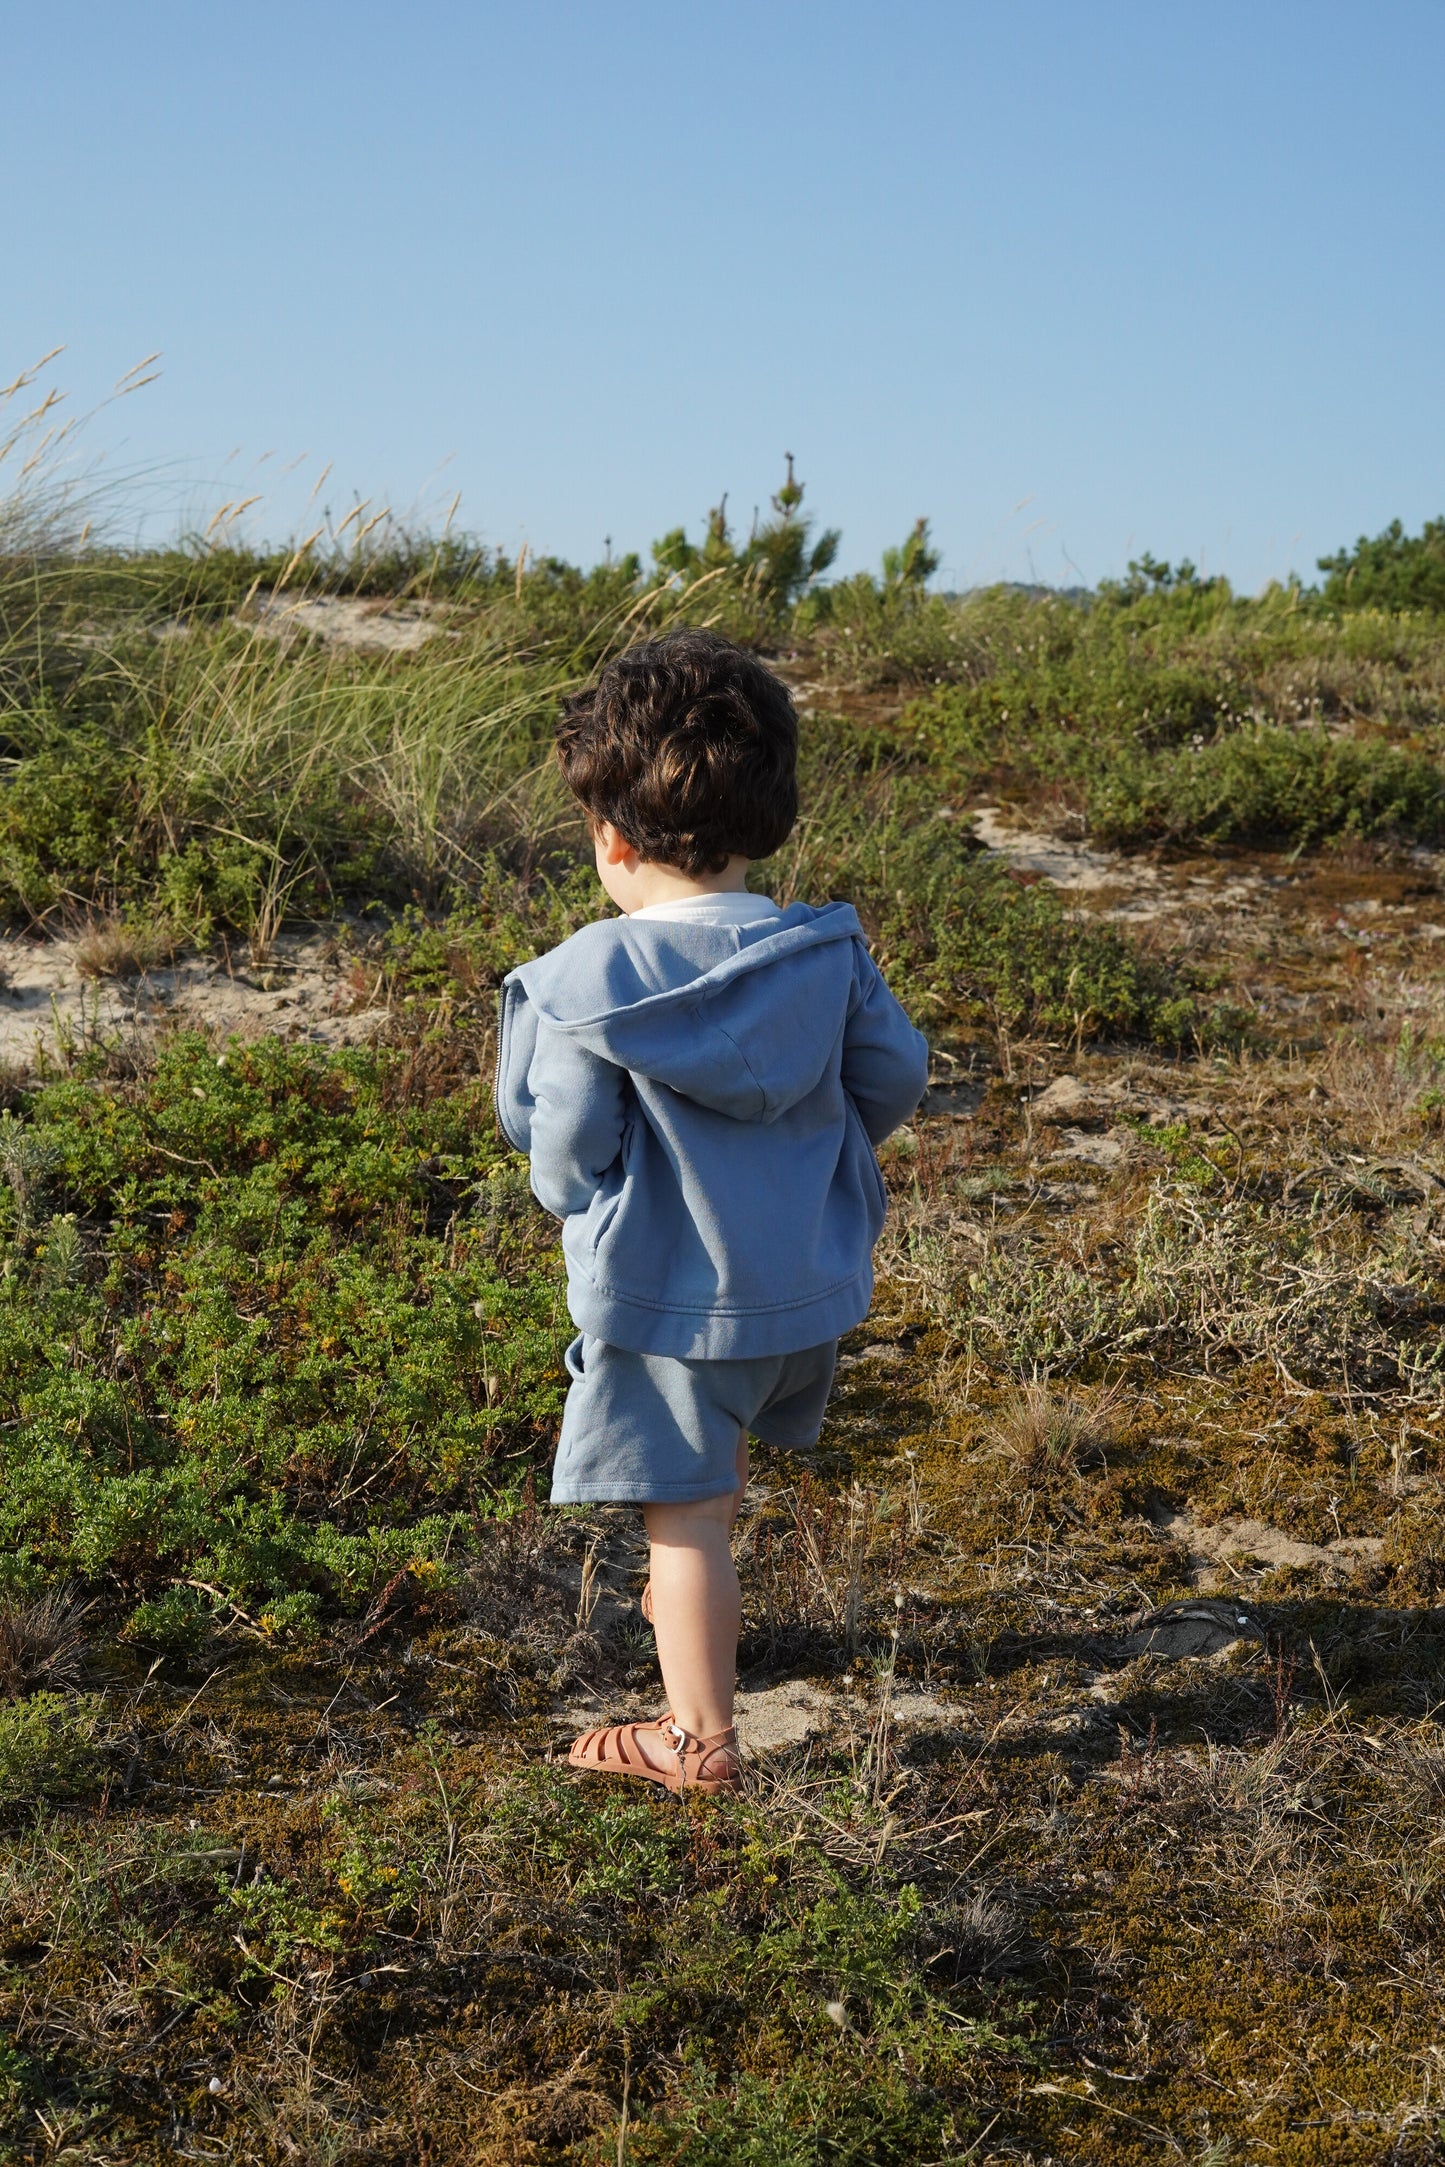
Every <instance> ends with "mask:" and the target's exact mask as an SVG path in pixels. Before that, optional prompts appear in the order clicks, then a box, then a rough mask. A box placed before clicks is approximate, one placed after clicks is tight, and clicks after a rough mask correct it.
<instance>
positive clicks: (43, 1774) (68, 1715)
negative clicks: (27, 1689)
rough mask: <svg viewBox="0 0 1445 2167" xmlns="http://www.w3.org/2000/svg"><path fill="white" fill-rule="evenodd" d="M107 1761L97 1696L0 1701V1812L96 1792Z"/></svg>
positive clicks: (57, 1695) (36, 1696)
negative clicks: (8, 1808)
mask: <svg viewBox="0 0 1445 2167" xmlns="http://www.w3.org/2000/svg"><path fill="white" fill-rule="evenodd" d="M106 1759H107V1751H106V1742H105V1718H104V1703H103V1701H102V1698H101V1696H100V1695H99V1694H98V1693H32V1694H31V1695H30V1697H29V1698H28V1699H27V1700H17V1701H0V1809H4V1808H7V1807H15V1806H34V1805H38V1804H39V1803H40V1802H41V1800H43V1799H74V1798H85V1797H88V1796H90V1795H91V1794H93V1793H94V1792H95V1791H98V1790H99V1788H100V1785H101V1780H102V1778H103V1776H104V1772H105V1765H106Z"/></svg>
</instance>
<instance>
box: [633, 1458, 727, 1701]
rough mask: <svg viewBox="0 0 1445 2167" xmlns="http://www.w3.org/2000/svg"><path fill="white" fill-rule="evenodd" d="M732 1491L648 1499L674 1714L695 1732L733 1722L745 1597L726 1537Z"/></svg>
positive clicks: (660, 1632)
mask: <svg viewBox="0 0 1445 2167" xmlns="http://www.w3.org/2000/svg"><path fill="white" fill-rule="evenodd" d="M732 1512H733V1498H732V1493H731V1492H729V1493H728V1494H727V1495H726V1496H724V1497H710V1498H704V1499H702V1500H700V1501H699V1502H698V1503H696V1504H688V1505H648V1506H647V1507H646V1508H645V1517H646V1521H647V1533H648V1536H649V1539H650V1541H651V1544H652V1616H653V1630H654V1631H655V1632H656V1635H657V1660H658V1663H659V1665H660V1667H661V1670H662V1682H663V1684H664V1685H665V1686H666V1688H667V1695H668V1700H669V1701H670V1703H671V1706H672V1712H673V1715H674V1716H675V1717H676V1719H677V1721H678V1722H679V1723H680V1724H681V1725H682V1727H683V1729H684V1730H687V1731H691V1732H692V1734H693V1736H694V1737H695V1738H715V1737H716V1736H717V1734H718V1733H719V1731H725V1730H728V1729H730V1728H731V1725H732V1720H733V1689H734V1687H735V1685H736V1683H737V1664H738V1627H739V1625H740V1623H741V1620H742V1601H741V1597H740V1595H739V1592H738V1575H737V1568H736V1566H735V1565H734V1564H733V1558H732V1550H731V1548H730V1546H729V1543H728V1528H729V1525H730V1523H731V1519H732Z"/></svg>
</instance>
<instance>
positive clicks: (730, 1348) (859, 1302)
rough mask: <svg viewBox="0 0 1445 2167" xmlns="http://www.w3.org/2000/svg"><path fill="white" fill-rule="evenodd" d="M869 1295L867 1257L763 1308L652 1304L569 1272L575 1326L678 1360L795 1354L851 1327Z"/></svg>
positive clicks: (617, 1344) (870, 1276) (631, 1348)
mask: <svg viewBox="0 0 1445 2167" xmlns="http://www.w3.org/2000/svg"><path fill="white" fill-rule="evenodd" d="M872 1300H873V1272H872V1267H871V1265H869V1266H865V1268H864V1269H863V1270H862V1271H861V1272H858V1273H856V1274H855V1275H854V1277H853V1278H852V1279H848V1280H845V1281H844V1282H843V1284H842V1285H841V1286H837V1287H829V1288H828V1289H827V1291H826V1293H824V1294H821V1295H815V1296H813V1297H812V1298H811V1299H809V1300H806V1301H802V1302H792V1303H787V1304H782V1303H779V1304H776V1305H774V1306H773V1307H770V1308H768V1309H748V1310H735V1311H732V1312H730V1313H719V1312H718V1311H716V1310H710V1311H707V1312H705V1313H703V1314H697V1313H694V1314H692V1315H691V1316H689V1315H688V1314H687V1313H686V1312H679V1311H677V1310H675V1309H667V1310H664V1309H657V1308H654V1307H653V1306H652V1304H651V1303H648V1302H634V1301H631V1300H629V1299H628V1298H627V1296H625V1295H618V1294H611V1293H604V1292H602V1291H601V1290H600V1289H599V1288H597V1287H596V1286H594V1285H593V1284H592V1282H591V1281H590V1280H587V1279H584V1278H582V1277H581V1276H580V1274H578V1273H577V1272H575V1271H569V1273H568V1275H567V1307H568V1309H569V1311H570V1312H571V1316H572V1321H573V1323H574V1324H575V1325H576V1327H577V1329H578V1331H579V1332H586V1333H588V1334H589V1336H590V1337H591V1338H593V1339H601V1340H605V1341H606V1342H607V1344H608V1345H609V1346H612V1347H625V1348H626V1349H627V1351H628V1352H629V1353H630V1354H665V1355H671V1356H673V1357H674V1358H675V1359H678V1360H681V1361H693V1362H744V1361H749V1360H751V1359H752V1357H753V1356H755V1355H757V1356H762V1355H773V1354H801V1353H802V1352H803V1350H804V1349H805V1348H807V1347H820V1346H821V1345H822V1344H823V1342H824V1340H826V1339H839V1338H841V1337H842V1335H843V1333H844V1332H851V1331H852V1329H853V1327H854V1325H855V1324H861V1323H862V1322H863V1319H864V1318H865V1317H866V1316H867V1314H868V1309H869V1305H870V1303H871V1302H872Z"/></svg>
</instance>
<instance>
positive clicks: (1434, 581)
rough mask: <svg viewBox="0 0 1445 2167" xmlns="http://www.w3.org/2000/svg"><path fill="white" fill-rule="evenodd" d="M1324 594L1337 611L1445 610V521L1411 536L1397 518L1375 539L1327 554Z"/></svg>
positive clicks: (1436, 521)
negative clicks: (1330, 554)
mask: <svg viewBox="0 0 1445 2167" xmlns="http://www.w3.org/2000/svg"><path fill="white" fill-rule="evenodd" d="M1319 568H1320V570H1321V571H1322V572H1327V573H1328V574H1329V577H1328V578H1327V579H1326V581H1325V584H1324V598H1325V600H1326V602H1328V603H1331V604H1332V605H1333V606H1334V607H1335V608H1336V609H1385V610H1399V609H1410V610H1434V611H1438V612H1440V613H1442V614H1445V519H1427V520H1426V522H1425V524H1424V526H1423V527H1422V528H1421V530H1420V532H1419V533H1418V534H1407V533H1406V532H1405V530H1404V528H1403V526H1402V525H1401V524H1400V521H1399V520H1398V519H1392V520H1391V522H1390V524H1389V526H1388V527H1386V529H1385V531H1384V533H1383V534H1377V535H1376V536H1375V537H1374V539H1373V540H1371V539H1370V538H1369V537H1368V536H1366V535H1363V534H1362V535H1361V536H1360V538H1359V540H1358V541H1357V542H1356V544H1355V546H1354V548H1353V549H1341V550H1338V551H1337V552H1336V553H1335V555H1334V556H1333V557H1321V558H1320V559H1319Z"/></svg>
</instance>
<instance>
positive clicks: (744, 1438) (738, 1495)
mask: <svg viewBox="0 0 1445 2167" xmlns="http://www.w3.org/2000/svg"><path fill="white" fill-rule="evenodd" d="M735 1465H736V1467H737V1471H738V1486H737V1488H736V1489H735V1490H734V1492H733V1510H732V1518H731V1519H730V1520H729V1521H728V1533H729V1535H731V1533H732V1531H733V1529H734V1528H735V1527H736V1526H737V1524H738V1514H739V1513H740V1512H741V1511H742V1509H743V1492H744V1490H746V1488H747V1486H748V1433H747V1431H746V1430H739V1431H738V1453H737V1460H736V1462H735ZM638 1608H639V1609H640V1610H641V1612H642V1615H643V1617H644V1618H646V1620H647V1622H648V1624H649V1625H651V1624H652V1622H653V1616H652V1580H651V1577H650V1569H649V1578H648V1581H647V1585H646V1586H645V1587H644V1588H643V1591H642V1596H641V1600H640V1602H639V1603H638Z"/></svg>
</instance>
